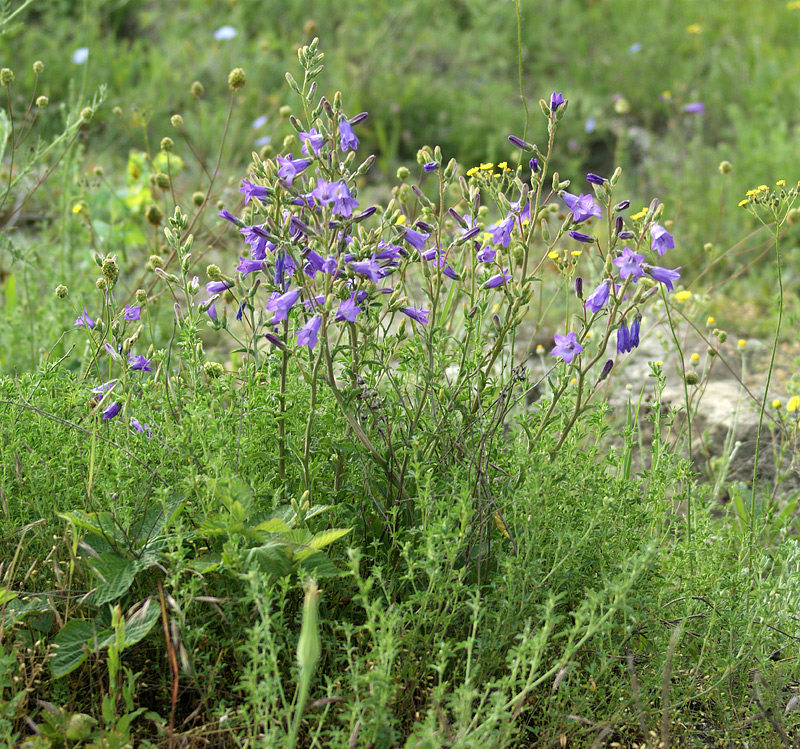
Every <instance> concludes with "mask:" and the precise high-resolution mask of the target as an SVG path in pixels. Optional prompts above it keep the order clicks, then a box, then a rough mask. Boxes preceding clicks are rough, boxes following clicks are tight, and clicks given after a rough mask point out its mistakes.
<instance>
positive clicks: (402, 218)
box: [394, 213, 406, 226]
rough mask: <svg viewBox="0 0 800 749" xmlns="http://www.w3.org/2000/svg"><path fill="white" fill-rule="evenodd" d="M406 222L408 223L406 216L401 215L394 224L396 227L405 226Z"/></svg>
mask: <svg viewBox="0 0 800 749" xmlns="http://www.w3.org/2000/svg"><path fill="white" fill-rule="evenodd" d="M405 222H406V214H405V213H401V214H400V215H399V216H398V217H397V221H395V222H394V225H395V226H397V225H398V224H404V223H405Z"/></svg>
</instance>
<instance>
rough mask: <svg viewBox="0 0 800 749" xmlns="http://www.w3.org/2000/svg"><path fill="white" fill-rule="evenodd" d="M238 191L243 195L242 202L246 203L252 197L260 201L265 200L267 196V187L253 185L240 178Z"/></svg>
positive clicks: (263, 201)
mask: <svg viewBox="0 0 800 749" xmlns="http://www.w3.org/2000/svg"><path fill="white" fill-rule="evenodd" d="M239 192H240V193H242V194H243V195H244V204H245V205H247V204H248V203H249V202H250V200H251V199H252V198H257V199H258V200H260V201H261V202H262V203H266V202H267V196H268V195H269V189H268V188H266V187H263V186H262V185H254V184H253V183H252V182H248V181H247V180H246V179H243V180H242V186H241V187H240V188H239Z"/></svg>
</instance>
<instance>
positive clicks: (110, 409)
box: [103, 401, 122, 421]
mask: <svg viewBox="0 0 800 749" xmlns="http://www.w3.org/2000/svg"><path fill="white" fill-rule="evenodd" d="M121 410H122V404H121V403H118V402H117V401H114V402H113V403H109V404H108V405H107V406H106V407H105V408H104V409H103V421H110V420H111V419H113V418H114V417H115V416H116V415H117V414H118V413H119V412H120V411H121Z"/></svg>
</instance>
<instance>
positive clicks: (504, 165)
mask: <svg viewBox="0 0 800 749" xmlns="http://www.w3.org/2000/svg"><path fill="white" fill-rule="evenodd" d="M497 168H498V169H508V162H507V161H501V162H500V163H499V164H498V165H497Z"/></svg>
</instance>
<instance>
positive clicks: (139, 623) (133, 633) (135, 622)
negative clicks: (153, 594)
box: [125, 598, 161, 647]
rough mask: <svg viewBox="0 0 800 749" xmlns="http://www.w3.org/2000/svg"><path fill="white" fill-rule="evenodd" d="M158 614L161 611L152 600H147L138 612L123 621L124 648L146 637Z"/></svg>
mask: <svg viewBox="0 0 800 749" xmlns="http://www.w3.org/2000/svg"><path fill="white" fill-rule="evenodd" d="M160 614H161V609H160V608H159V607H158V606H157V605H156V604H155V602H154V601H153V599H152V598H148V599H147V600H146V601H145V602H144V605H143V606H142V607H141V608H140V609H139V610H137V611H136V612H134V613H133V614H131V616H129V617H128V618H127V619H126V620H125V647H130V646H131V645H135V644H136V643H137V642H139V641H140V640H143V639H144V638H145V637H147V635H148V634H149V632H150V630H151V629H152V628H153V625H154V624H155V623H156V622H157V621H158V617H159V615H160Z"/></svg>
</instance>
